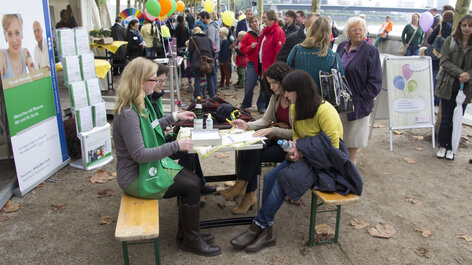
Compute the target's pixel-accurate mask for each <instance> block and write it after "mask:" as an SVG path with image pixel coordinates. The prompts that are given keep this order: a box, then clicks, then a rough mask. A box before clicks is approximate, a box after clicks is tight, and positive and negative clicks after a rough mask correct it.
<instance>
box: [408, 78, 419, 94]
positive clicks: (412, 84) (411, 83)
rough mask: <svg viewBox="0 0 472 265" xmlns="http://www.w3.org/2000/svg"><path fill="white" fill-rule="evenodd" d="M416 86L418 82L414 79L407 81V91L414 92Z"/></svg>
mask: <svg viewBox="0 0 472 265" xmlns="http://www.w3.org/2000/svg"><path fill="white" fill-rule="evenodd" d="M417 87H418V83H417V82H416V81H415V80H410V81H408V92H410V93H411V92H415V91H416V88H417Z"/></svg>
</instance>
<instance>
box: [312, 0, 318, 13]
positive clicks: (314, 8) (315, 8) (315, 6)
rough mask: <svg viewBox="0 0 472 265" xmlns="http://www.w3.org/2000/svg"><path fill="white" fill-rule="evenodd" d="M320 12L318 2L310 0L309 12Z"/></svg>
mask: <svg viewBox="0 0 472 265" xmlns="http://www.w3.org/2000/svg"><path fill="white" fill-rule="evenodd" d="M319 11H320V1H319V0H311V12H313V13H319Z"/></svg>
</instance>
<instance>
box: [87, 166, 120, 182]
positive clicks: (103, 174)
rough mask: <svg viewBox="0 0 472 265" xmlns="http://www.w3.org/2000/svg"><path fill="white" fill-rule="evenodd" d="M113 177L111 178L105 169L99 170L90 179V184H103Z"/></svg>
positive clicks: (112, 177)
mask: <svg viewBox="0 0 472 265" xmlns="http://www.w3.org/2000/svg"><path fill="white" fill-rule="evenodd" d="M114 178H115V177H114V176H112V174H110V173H109V172H108V171H106V170H105V169H99V170H97V172H95V174H93V175H92V177H90V182H91V183H105V182H107V181H110V180H112V179H114Z"/></svg>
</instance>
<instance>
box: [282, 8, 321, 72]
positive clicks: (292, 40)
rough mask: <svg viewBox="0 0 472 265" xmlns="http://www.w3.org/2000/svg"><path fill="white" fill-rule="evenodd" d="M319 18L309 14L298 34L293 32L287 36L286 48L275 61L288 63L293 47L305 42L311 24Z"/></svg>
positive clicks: (317, 15) (283, 47)
mask: <svg viewBox="0 0 472 265" xmlns="http://www.w3.org/2000/svg"><path fill="white" fill-rule="evenodd" d="M319 17H320V15H319V14H315V13H308V15H307V20H306V22H305V25H302V26H301V27H300V29H299V30H298V31H297V32H293V33H291V34H289V35H288V36H287V38H286V39H285V43H284V46H282V48H281V49H280V51H279V54H277V58H275V60H276V61H280V62H284V63H285V62H287V58H288V55H289V54H290V52H291V51H292V49H293V47H295V45H297V44H299V43H302V42H303V41H304V40H305V38H306V31H307V29H308V28H309V27H310V26H311V24H313V21H315V20H316V19H317V18H319ZM288 64H290V62H288Z"/></svg>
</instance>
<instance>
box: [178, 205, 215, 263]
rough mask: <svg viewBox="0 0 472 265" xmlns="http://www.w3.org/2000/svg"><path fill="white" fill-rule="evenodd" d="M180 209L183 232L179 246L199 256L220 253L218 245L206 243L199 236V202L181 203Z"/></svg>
mask: <svg viewBox="0 0 472 265" xmlns="http://www.w3.org/2000/svg"><path fill="white" fill-rule="evenodd" d="M180 211H181V214H182V230H183V234H184V238H183V239H182V244H180V248H181V249H182V250H184V251H189V252H193V253H195V254H197V255H201V256H216V255H220V254H221V249H220V247H218V246H213V245H210V244H208V243H207V242H205V241H204V240H203V239H202V237H201V234H200V204H199V203H197V204H195V205H186V204H181V205H180Z"/></svg>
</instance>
